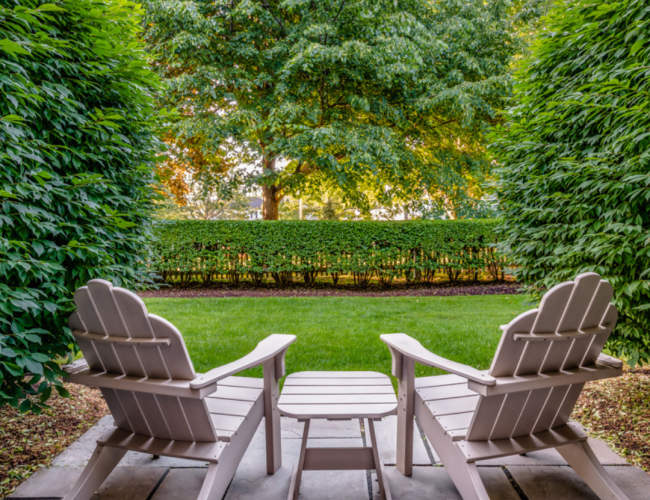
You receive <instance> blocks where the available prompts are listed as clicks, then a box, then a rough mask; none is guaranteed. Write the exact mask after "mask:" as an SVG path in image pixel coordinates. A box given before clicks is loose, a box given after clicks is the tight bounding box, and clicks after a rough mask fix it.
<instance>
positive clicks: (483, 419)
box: [467, 395, 505, 441]
mask: <svg viewBox="0 0 650 500" xmlns="http://www.w3.org/2000/svg"><path fill="white" fill-rule="evenodd" d="M504 399H505V395H498V396H488V397H485V398H481V399H480V400H479V402H478V405H477V407H476V411H475V412H474V414H473V418H472V422H471V424H469V430H468V431H467V439H469V440H472V441H482V440H485V439H489V438H490V434H491V433H492V429H493V428H494V423H495V422H496V420H497V417H498V416H499V413H500V412H501V408H502V406H503V401H504Z"/></svg>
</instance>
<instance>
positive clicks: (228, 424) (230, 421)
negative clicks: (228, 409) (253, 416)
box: [210, 413, 245, 434]
mask: <svg viewBox="0 0 650 500" xmlns="http://www.w3.org/2000/svg"><path fill="white" fill-rule="evenodd" d="M244 418H245V417H235V416H233V415H221V414H218V413H210V419H211V420H212V425H213V426H214V428H215V429H216V430H217V434H220V431H231V432H237V429H239V426H240V425H241V424H242V423H243V422H244Z"/></svg>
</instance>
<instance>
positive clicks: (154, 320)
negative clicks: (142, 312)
mask: <svg viewBox="0 0 650 500" xmlns="http://www.w3.org/2000/svg"><path fill="white" fill-rule="evenodd" d="M149 322H150V323H151V328H152V329H153V331H154V334H155V335H156V338H168V339H169V342H170V345H169V347H167V348H164V349H163V348H161V349H160V353H161V354H162V356H163V359H164V360H165V364H166V365H167V370H168V372H169V375H170V376H171V377H172V378H173V379H176V380H194V379H195V378H196V375H195V373H194V367H193V366H192V362H191V361H190V355H189V354H188V353H187V348H186V347H185V341H184V340H183V336H182V335H181V332H179V331H178V329H177V328H176V327H175V326H174V325H172V324H171V323H170V322H169V321H167V320H166V319H163V318H161V317H159V316H156V315H155V314H150V315H149Z"/></svg>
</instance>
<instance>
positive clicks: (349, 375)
mask: <svg viewBox="0 0 650 500" xmlns="http://www.w3.org/2000/svg"><path fill="white" fill-rule="evenodd" d="M294 378H383V379H386V380H388V382H390V379H389V378H388V376H387V375H384V374H383V373H379V372H352V371H338V372H334V371H322V372H318V371H316V372H296V373H292V374H291V375H289V377H287V380H289V379H294Z"/></svg>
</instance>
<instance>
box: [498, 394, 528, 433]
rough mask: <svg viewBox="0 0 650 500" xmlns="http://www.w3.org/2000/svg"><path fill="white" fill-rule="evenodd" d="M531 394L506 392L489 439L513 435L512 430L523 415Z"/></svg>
mask: <svg viewBox="0 0 650 500" xmlns="http://www.w3.org/2000/svg"><path fill="white" fill-rule="evenodd" d="M529 395H530V392H514V393H512V394H506V399H505V400H504V402H503V405H501V411H500V412H499V415H498V416H497V418H496V421H495V423H494V427H492V432H491V433H490V438H489V439H491V440H494V439H506V438H509V437H510V436H512V431H513V429H514V428H515V425H517V422H518V421H519V418H520V417H521V414H522V412H523V410H524V407H525V406H526V402H527V401H528V396H529Z"/></svg>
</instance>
